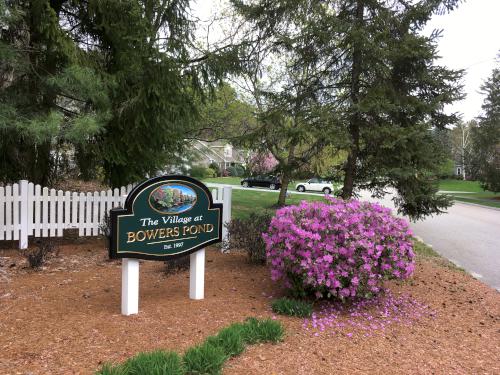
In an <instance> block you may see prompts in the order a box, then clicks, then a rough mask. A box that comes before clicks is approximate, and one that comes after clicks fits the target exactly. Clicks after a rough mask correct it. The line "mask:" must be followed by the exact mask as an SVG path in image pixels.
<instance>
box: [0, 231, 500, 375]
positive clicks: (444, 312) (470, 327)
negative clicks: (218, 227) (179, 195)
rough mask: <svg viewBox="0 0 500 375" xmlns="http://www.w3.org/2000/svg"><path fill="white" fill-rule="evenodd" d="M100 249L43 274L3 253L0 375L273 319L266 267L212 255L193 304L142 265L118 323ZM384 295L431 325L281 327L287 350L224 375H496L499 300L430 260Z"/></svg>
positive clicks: (178, 344)
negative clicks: (136, 298)
mask: <svg viewBox="0 0 500 375" xmlns="http://www.w3.org/2000/svg"><path fill="white" fill-rule="evenodd" d="M103 247H104V245H103V242H102V241H101V240H95V241H88V242H86V243H82V244H79V245H61V252H60V255H59V258H57V259H52V260H51V261H50V262H49V264H48V265H47V266H46V267H44V268H43V269H41V270H39V271H37V272H35V271H31V270H29V269H27V268H25V263H24V262H25V261H24V260H23V259H22V258H21V257H19V255H18V253H17V252H16V251H15V250H1V251H0V264H1V265H2V269H4V270H6V271H7V275H8V277H9V278H10V281H8V282H6V281H4V280H2V279H1V278H0V373H1V374H29V373H31V374H92V373H93V372H94V371H95V370H96V369H98V368H99V367H100V365H101V364H102V363H103V362H107V361H111V362H117V361H123V360H125V359H126V358H128V357H130V356H132V355H134V354H135V353H137V352H139V351H148V350H153V349H158V348H162V349H167V350H175V351H177V352H179V353H182V352H183V351H184V350H185V349H186V348H188V347H190V346H192V345H194V344H196V343H199V342H201V341H202V340H203V339H204V338H205V337H207V336H208V335H211V334H214V333H215V332H217V331H218V330H219V329H220V328H222V327H224V326H226V325H228V324H230V323H232V322H235V321H242V320H244V319H245V318H246V317H248V316H256V317H269V316H273V314H272V312H271V311H270V302H271V300H272V298H273V297H275V296H278V295H280V293H281V292H280V290H279V288H277V287H276V286H275V285H274V284H273V283H271V281H270V279H269V273H268V271H267V269H266V268H265V267H261V266H253V265H250V264H248V263H247V262H246V258H245V256H244V255H242V254H220V253H219V252H218V251H217V250H216V249H210V250H209V251H207V268H206V289H205V297H206V298H205V300H203V301H192V300H190V299H189V298H188V288H189V279H188V277H189V273H188V272H181V273H178V274H174V275H169V276H167V275H165V273H164V272H163V271H164V264H163V263H161V262H142V263H141V276H140V277H141V279H140V283H141V285H140V296H141V299H140V307H139V308H140V312H139V314H138V315H136V316H130V317H125V316H121V315H120V281H121V279H120V277H121V276H120V267H121V266H120V262H118V261H108V260H107V254H106V252H105V251H104V249H103ZM389 287H390V289H391V291H392V293H393V294H395V295H397V294H398V293H403V292H404V293H410V294H411V296H412V298H414V299H415V300H416V301H419V302H420V303H422V304H426V305H428V306H429V308H430V309H432V310H433V311H434V312H435V317H430V316H422V317H421V318H419V319H418V320H416V321H414V322H413V323H412V324H411V325H409V326H407V325H403V324H393V325H390V326H388V327H387V328H385V329H384V330H383V331H379V332H376V333H374V334H373V335H370V336H368V337H367V336H364V335H362V334H358V333H357V332H354V334H353V336H352V337H348V336H347V335H345V334H339V333H337V334H328V332H324V333H323V334H321V335H319V336H314V335H313V334H312V333H311V332H310V331H306V330H305V329H304V328H303V327H302V324H303V319H298V318H287V317H281V316H279V317H277V318H278V319H280V320H281V321H283V322H284V324H285V327H286V337H285V340H284V342H282V343H280V344H277V345H272V344H265V345H255V346H249V347H248V348H247V349H246V351H245V352H244V353H243V354H242V355H241V356H239V357H237V358H234V359H231V360H229V361H228V362H227V363H226V366H225V367H224V374H357V373H360V374H499V373H500V354H499V353H500V347H499V344H500V294H499V293H498V292H497V291H495V290H493V289H491V288H489V287H488V286H486V285H484V284H482V283H480V282H479V281H477V280H474V279H473V278H472V277H470V276H468V275H467V274H465V273H463V272H459V271H456V270H453V269H450V268H448V267H443V266H442V265H439V264H438V263H435V262H433V261H432V260H428V259H423V260H420V261H419V263H418V267H417V270H416V272H415V275H414V276H413V278H412V279H411V280H410V281H407V282H405V283H391V284H390V285H389ZM341 319H346V320H347V319H348V317H344V318H342V317H341Z"/></svg>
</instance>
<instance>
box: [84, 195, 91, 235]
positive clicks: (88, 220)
mask: <svg viewBox="0 0 500 375" xmlns="http://www.w3.org/2000/svg"><path fill="white" fill-rule="evenodd" d="M91 229H92V193H87V199H85V235H86V236H90V235H91Z"/></svg>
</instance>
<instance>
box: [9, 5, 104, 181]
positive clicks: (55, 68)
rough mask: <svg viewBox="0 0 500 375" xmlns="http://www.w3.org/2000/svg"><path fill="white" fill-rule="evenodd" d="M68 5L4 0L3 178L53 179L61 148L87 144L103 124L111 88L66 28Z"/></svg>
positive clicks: (10, 179) (11, 179)
mask: <svg viewBox="0 0 500 375" xmlns="http://www.w3.org/2000/svg"><path fill="white" fill-rule="evenodd" d="M63 3H64V1H50V2H49V1H46V0H33V1H29V2H22V1H4V0H0V26H1V30H0V61H1V62H0V134H1V137H0V149H1V152H0V154H1V156H0V180H2V181H13V180H17V179H19V178H29V179H30V180H32V181H34V182H36V183H41V184H46V183H48V182H50V180H51V179H52V178H54V177H55V175H57V167H58V165H57V163H55V162H56V161H57V154H58V151H59V149H60V148H61V146H62V145H63V144H64V143H65V142H76V143H78V142H83V141H85V140H86V139H87V137H89V136H92V135H94V134H96V133H98V132H99V131H100V130H101V129H102V126H103V121H104V120H105V119H106V113H107V110H108V107H109V103H108V101H107V96H106V94H107V90H106V87H104V86H103V83H102V80H101V79H100V77H99V76H97V75H96V73H95V71H94V70H92V69H90V68H86V67H84V66H83V65H82V56H81V54H80V53H79V50H78V47H77V45H76V44H75V42H74V41H73V40H72V39H71V38H70V37H69V36H68V34H67V33H66V32H65V31H64V30H63V29H62V28H61V26H60V17H61V12H62V5H63ZM96 110H99V113H97V112H96Z"/></svg>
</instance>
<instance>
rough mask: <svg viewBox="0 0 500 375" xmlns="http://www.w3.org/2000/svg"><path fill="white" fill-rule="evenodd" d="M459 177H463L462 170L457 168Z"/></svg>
mask: <svg viewBox="0 0 500 375" xmlns="http://www.w3.org/2000/svg"><path fill="white" fill-rule="evenodd" d="M457 175H459V176H461V175H462V170H461V169H460V168H457Z"/></svg>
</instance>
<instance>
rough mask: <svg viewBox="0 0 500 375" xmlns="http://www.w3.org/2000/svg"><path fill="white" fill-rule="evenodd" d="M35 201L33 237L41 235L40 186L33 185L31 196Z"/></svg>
mask: <svg viewBox="0 0 500 375" xmlns="http://www.w3.org/2000/svg"><path fill="white" fill-rule="evenodd" d="M33 202H34V203H35V218H34V219H35V233H34V234H35V237H40V236H41V235H42V187H41V186H40V185H35V196H34V197H33Z"/></svg>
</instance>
